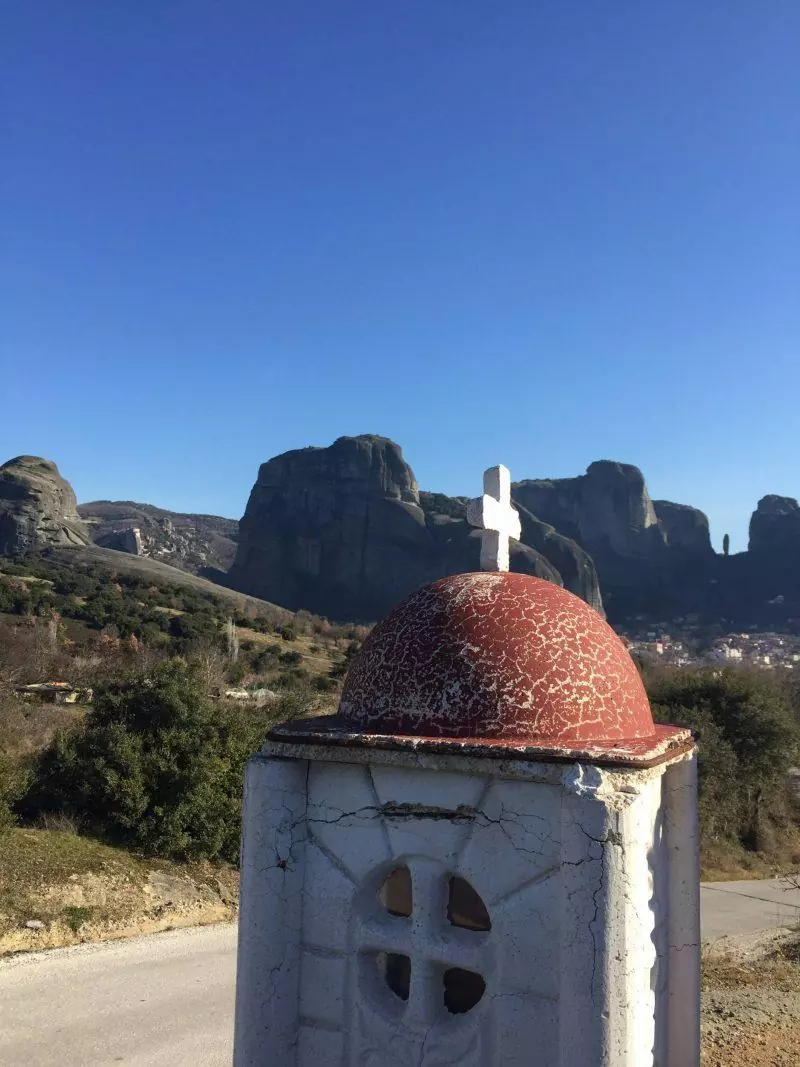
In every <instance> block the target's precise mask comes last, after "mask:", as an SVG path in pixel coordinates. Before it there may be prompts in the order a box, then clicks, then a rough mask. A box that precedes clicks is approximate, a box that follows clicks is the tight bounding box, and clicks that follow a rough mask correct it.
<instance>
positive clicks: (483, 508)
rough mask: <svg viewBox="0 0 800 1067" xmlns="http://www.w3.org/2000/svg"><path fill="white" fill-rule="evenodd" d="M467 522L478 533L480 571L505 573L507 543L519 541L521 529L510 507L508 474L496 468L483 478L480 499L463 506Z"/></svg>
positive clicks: (506, 471)
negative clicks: (476, 528) (478, 531)
mask: <svg viewBox="0 0 800 1067" xmlns="http://www.w3.org/2000/svg"><path fill="white" fill-rule="evenodd" d="M467 521H468V522H469V523H470V524H471V525H472V526H477V527H478V529H479V530H480V531H481V570H482V571H507V570H508V567H509V560H508V549H509V541H510V539H511V538H513V539H514V540H515V541H519V539H520V537H521V536H522V528H521V525H520V521H519V515H518V514H517V512H516V510H515V509H514V508H513V507H512V506H511V472H510V471H509V469H508V467H504V466H503V465H502V464H500V465H499V466H497V467H490V468H489V469H488V470H487V471H484V474H483V496H479V497H476V498H475V499H474V500H470V502H469V504H467Z"/></svg>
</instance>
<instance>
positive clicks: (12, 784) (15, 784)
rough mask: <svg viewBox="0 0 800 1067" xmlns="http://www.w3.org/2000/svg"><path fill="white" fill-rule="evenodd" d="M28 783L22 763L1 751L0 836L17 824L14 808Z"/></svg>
mask: <svg viewBox="0 0 800 1067" xmlns="http://www.w3.org/2000/svg"><path fill="white" fill-rule="evenodd" d="M26 783H27V774H26V772H25V769H24V766H23V764H22V762H21V761H20V760H15V759H12V757H11V756H8V755H7V754H6V753H5V752H3V751H2V750H0V835H2V834H4V833H5V832H6V831H7V830H10V829H11V827H12V826H14V825H15V824H16V821H17V817H16V815H15V813H14V806H15V804H16V803H17V801H18V800H19V799H20V797H21V796H22V794H23V793H24V792H25V786H26Z"/></svg>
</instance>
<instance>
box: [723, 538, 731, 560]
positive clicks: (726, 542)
mask: <svg viewBox="0 0 800 1067" xmlns="http://www.w3.org/2000/svg"><path fill="white" fill-rule="evenodd" d="M730 550H731V538H730V534H725V536H724V537H723V538H722V554H723V555H724V556H727V555H728V553H729V552H730Z"/></svg>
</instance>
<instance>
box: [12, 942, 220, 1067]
mask: <svg viewBox="0 0 800 1067" xmlns="http://www.w3.org/2000/svg"><path fill="white" fill-rule="evenodd" d="M235 953H236V928H235V927H234V926H232V925H224V926H207V927H202V928H200V929H193V930H178V931H175V932H174V933H169V934H154V935H153V936H151V937H137V938H132V939H130V940H128V941H115V942H106V943H105V944H100V945H85V946H81V947H79V948H68V949H57V950H54V951H52V952H46V953H45V952H42V953H36V954H35V955H24V956H17V957H14V958H13V959H11V960H8V961H6V962H3V963H1V964H0V1064H2V1067H89V1065H91V1067H107V1065H108V1067H111V1065H112V1064H113V1065H115V1067H116V1065H117V1064H121V1063H122V1064H125V1065H126V1067H222V1065H223V1064H224V1065H225V1067H230V1063H231V1049H232V1046H233V1033H232V1021H233V990H234V977H235V962H236V959H235Z"/></svg>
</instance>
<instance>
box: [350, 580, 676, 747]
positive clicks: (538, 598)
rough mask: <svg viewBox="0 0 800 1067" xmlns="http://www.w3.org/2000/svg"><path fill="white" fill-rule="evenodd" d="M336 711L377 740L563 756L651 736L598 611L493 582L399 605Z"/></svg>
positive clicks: (644, 702) (368, 645) (644, 703)
mask: <svg viewBox="0 0 800 1067" xmlns="http://www.w3.org/2000/svg"><path fill="white" fill-rule="evenodd" d="M339 712H340V715H341V717H342V718H343V719H344V720H346V721H347V722H349V723H352V724H353V726H355V727H356V728H357V729H360V730H363V731H364V732H365V733H369V734H373V735H375V734H377V735H385V734H392V735H410V736H415V737H426V738H437V737H438V738H460V739H468V738H475V739H479V738H485V739H495V740H507V741H514V742H527V743H529V744H535V745H549V746H558V745H570V744H575V743H579V744H581V743H585V742H600V743H603V742H615V741H626V740H627V741H636V740H638V739H643V738H653V735H654V733H655V732H656V731H655V728H654V726H653V717H652V715H651V713H650V705H649V702H648V699H647V694H646V693H645V690H644V686H643V685H642V682H641V679H640V677H639V673H638V671H637V670H636V667H635V666H634V664H633V661H632V660H631V658H630V656H629V655H628V652H627V650H626V648H625V646H624V645H623V644H622V642H621V641H620V639H619V638H618V637H617V635H616V634H615V633H614V631H613V630H612V629H611V627H610V626H608V625H607V624H606V623H605V622H604V621H603V619H601V617H600V616H599V615H598V614H597V612H596V611H594V610H593V609H592V608H590V607H589V605H588V604H586V603H584V601H582V600H580V599H579V598H578V597H576V596H573V594H572V593H567V592H566V591H565V590H564V589H561V588H559V587H558V586H556V585H553V584H552V583H551V582H545V581H542V580H541V579H539V578H532V577H530V576H529V575H527V574H511V573H496V572H483V573H478V574H458V575H455V576H453V577H450V578H442V579H441V580H440V581H438V582H434V583H433V584H432V585H428V586H426V587H425V588H424V589H420V590H418V591H417V592H416V593H413V594H412V595H411V596H410V597H409V598H408V599H407V600H405V601H403V603H402V604H400V605H398V607H396V608H395V609H394V611H392V613H391V614H390V615H389V616H388V617H387V618H386V619H384V620H383V622H381V623H379V624H378V625H377V626H376V627H375V629H374V630H373V631H372V633H371V634H370V636H369V638H368V639H367V641H366V642H365V644H364V648H363V649H362V651H361V654H360V656H359V657H358V658H357V659H356V660H355V662H354V663H353V665H352V666H351V668H350V671H349V673H348V675H347V679H346V681H345V685H344V690H343V692H342V700H341V704H340V707H339Z"/></svg>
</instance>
